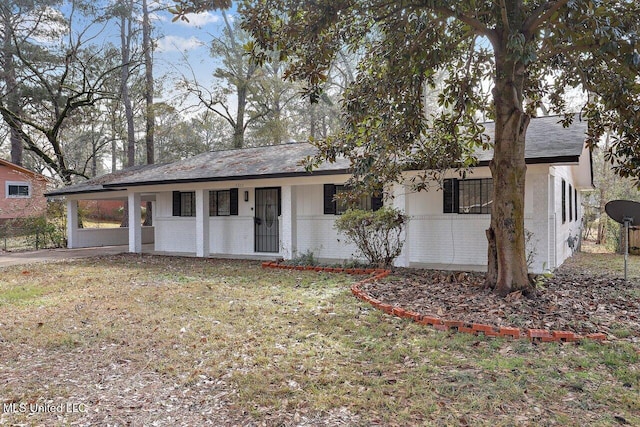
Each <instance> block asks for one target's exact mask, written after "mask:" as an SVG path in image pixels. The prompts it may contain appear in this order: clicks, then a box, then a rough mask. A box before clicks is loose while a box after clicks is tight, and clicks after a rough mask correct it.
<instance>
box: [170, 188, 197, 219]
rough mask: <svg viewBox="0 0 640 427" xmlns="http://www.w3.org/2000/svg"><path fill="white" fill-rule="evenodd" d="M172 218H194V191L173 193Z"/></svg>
mask: <svg viewBox="0 0 640 427" xmlns="http://www.w3.org/2000/svg"><path fill="white" fill-rule="evenodd" d="M173 216H196V193H195V192H194V191H174V192H173Z"/></svg>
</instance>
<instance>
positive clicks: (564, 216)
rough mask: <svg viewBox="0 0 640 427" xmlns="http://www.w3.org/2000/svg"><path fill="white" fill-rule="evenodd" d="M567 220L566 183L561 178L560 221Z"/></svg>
mask: <svg viewBox="0 0 640 427" xmlns="http://www.w3.org/2000/svg"><path fill="white" fill-rule="evenodd" d="M565 222H567V183H566V181H565V180H564V179H563V180H562V223H563V224H564V223H565Z"/></svg>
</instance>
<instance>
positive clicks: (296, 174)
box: [104, 169, 351, 189]
mask: <svg viewBox="0 0 640 427" xmlns="http://www.w3.org/2000/svg"><path fill="white" fill-rule="evenodd" d="M349 173H351V172H350V171H349V170H348V169H333V170H320V171H314V172H284V173H271V174H260V175H256V174H252V175H238V176H222V177H203V178H182V179H164V180H151V181H137V182H117V183H112V184H104V187H105V188H108V189H116V188H126V187H141V186H145V185H166V184H189V183H193V182H221V181H244V180H256V179H270V178H297V177H301V176H326V175H345V174H349Z"/></svg>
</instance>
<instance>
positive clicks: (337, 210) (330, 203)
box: [324, 184, 382, 215]
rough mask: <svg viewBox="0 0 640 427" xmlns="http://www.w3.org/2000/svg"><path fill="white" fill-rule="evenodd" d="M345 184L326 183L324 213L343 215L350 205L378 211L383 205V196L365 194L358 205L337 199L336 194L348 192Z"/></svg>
mask: <svg viewBox="0 0 640 427" xmlns="http://www.w3.org/2000/svg"><path fill="white" fill-rule="evenodd" d="M347 190H348V189H347V188H346V187H345V186H344V185H334V184H325V185H324V213H325V214H327V215H342V214H343V213H344V212H345V211H346V210H347V209H349V208H350V207H354V208H358V209H365V210H373V211H377V210H378V209H380V208H381V207H382V196H381V195H380V196H375V195H373V196H372V195H364V196H362V197H360V200H358V203H357V205H356V206H353V205H351V206H350V205H349V204H348V203H347V202H346V201H344V200H336V195H339V194H341V193H344V192H346V191H347Z"/></svg>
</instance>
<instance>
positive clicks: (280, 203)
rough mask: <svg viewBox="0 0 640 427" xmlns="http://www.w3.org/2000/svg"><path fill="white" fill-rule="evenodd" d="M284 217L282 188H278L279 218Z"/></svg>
mask: <svg viewBox="0 0 640 427" xmlns="http://www.w3.org/2000/svg"><path fill="white" fill-rule="evenodd" d="M280 215H282V187H278V216H280Z"/></svg>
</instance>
